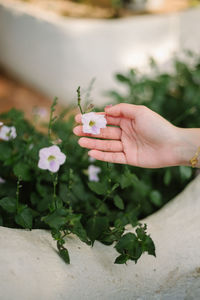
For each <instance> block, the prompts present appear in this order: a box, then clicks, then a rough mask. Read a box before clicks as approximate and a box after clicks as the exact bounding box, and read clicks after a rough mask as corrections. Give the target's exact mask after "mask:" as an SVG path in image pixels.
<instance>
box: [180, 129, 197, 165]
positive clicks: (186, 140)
mask: <svg viewBox="0 0 200 300" xmlns="http://www.w3.org/2000/svg"><path fill="white" fill-rule="evenodd" d="M176 130H177V136H178V140H179V143H177V148H176V154H177V165H184V166H191V162H190V160H191V159H192V158H193V157H194V156H195V153H196V152H197V150H198V148H199V147H200V128H191V129H185V128H176ZM197 159H198V162H197V163H196V166H195V167H196V168H200V153H199V155H198V158H197Z"/></svg>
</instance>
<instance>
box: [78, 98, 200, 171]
mask: <svg viewBox="0 0 200 300" xmlns="http://www.w3.org/2000/svg"><path fill="white" fill-rule="evenodd" d="M102 113H103V114H105V117H106V120H107V124H108V125H109V126H107V127H106V128H105V129H101V133H100V134H99V135H92V134H85V133H84V132H83V131H82V125H79V126H76V127H75V128H74V130H73V132H74V134H76V135H77V136H82V137H81V138H80V139H79V141H78V142H79V145H80V146H81V147H84V148H88V149H91V150H90V151H89V152H88V154H89V155H90V156H91V157H93V158H96V159H98V160H102V161H107V162H111V163H121V164H129V165H132V166H138V167H143V168H161V167H167V166H176V165H186V166H188V165H190V159H191V158H192V157H193V156H194V154H195V153H196V151H197V148H198V147H199V146H200V129H199V128H193V129H185V128H178V127H176V126H174V125H172V124H171V123H170V122H168V121H167V120H165V119H164V118H163V117H161V116H160V115H159V114H157V113H155V112H153V111H152V110H150V109H148V108H147V107H145V106H141V105H133V104H126V103H121V104H117V105H115V106H107V107H106V108H105V112H102ZM75 120H76V122H77V123H79V124H81V114H78V115H76V117H75ZM92 137H95V139H93V138H92ZM199 166H200V164H199V163H198V164H197V167H199Z"/></svg>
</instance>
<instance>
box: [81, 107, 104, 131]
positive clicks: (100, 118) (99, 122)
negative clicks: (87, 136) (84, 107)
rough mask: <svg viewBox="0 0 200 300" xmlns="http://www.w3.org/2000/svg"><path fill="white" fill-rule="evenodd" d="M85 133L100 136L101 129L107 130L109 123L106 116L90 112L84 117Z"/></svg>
mask: <svg viewBox="0 0 200 300" xmlns="http://www.w3.org/2000/svg"><path fill="white" fill-rule="evenodd" d="M82 124H83V132H84V133H92V134H99V133H100V129H101V128H106V124H107V121H106V119H105V116H104V115H99V114H96V113H94V112H90V113H87V114H83V115H82Z"/></svg>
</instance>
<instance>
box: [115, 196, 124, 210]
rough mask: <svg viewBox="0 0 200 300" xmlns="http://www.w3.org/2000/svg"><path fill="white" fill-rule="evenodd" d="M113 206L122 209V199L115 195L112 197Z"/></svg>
mask: <svg viewBox="0 0 200 300" xmlns="http://www.w3.org/2000/svg"><path fill="white" fill-rule="evenodd" d="M114 204H115V206H116V207H117V208H119V209H124V202H123V200H122V198H121V197H120V196H118V195H116V196H115V197H114Z"/></svg>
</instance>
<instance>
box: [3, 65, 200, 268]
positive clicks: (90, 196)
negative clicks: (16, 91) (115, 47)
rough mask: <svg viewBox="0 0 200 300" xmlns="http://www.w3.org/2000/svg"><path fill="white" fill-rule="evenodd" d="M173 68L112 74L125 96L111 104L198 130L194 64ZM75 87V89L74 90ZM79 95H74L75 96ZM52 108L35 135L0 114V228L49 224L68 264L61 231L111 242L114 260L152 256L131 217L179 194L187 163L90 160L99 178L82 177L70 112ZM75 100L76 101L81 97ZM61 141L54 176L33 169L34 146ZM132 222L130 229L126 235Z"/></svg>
mask: <svg viewBox="0 0 200 300" xmlns="http://www.w3.org/2000/svg"><path fill="white" fill-rule="evenodd" d="M175 68H176V69H175V70H176V71H175V72H174V73H173V74H172V75H170V74H165V73H164V74H163V73H162V74H158V75H157V76H155V77H154V78H152V77H147V76H143V77H141V76H138V74H137V72H136V71H135V70H131V71H130V72H129V73H128V75H121V74H118V75H117V79H118V81H120V82H121V83H122V84H124V85H125V86H127V93H126V94H120V93H118V92H117V91H113V92H112V93H111V94H112V95H113V97H114V98H115V102H122V100H123V99H127V102H129V103H137V104H145V105H147V106H148V107H150V108H151V109H153V110H155V111H157V112H158V113H160V114H161V115H163V116H164V117H166V118H167V119H169V120H170V121H172V122H173V123H174V124H175V125H177V126H183V127H200V124H199V123H200V119H199V113H198V112H199V109H200V99H199V98H200V87H199V83H200V63H199V61H196V64H195V66H188V65H187V64H184V63H183V62H180V61H176V62H175ZM79 92H80V90H79ZM79 97H80V95H79ZM56 101H57V100H56V99H55V100H54V102H53V105H52V107H51V116H50V122H49V126H48V132H47V134H42V133H40V132H39V131H37V130H36V128H34V126H32V125H31V124H30V123H29V122H27V121H26V120H25V119H24V116H23V113H22V112H19V111H17V110H14V109H12V110H11V111H9V112H7V113H4V114H2V115H1V116H0V120H1V121H3V122H4V123H5V124H6V125H8V126H11V125H12V126H15V128H16V131H17V137H16V138H15V139H14V140H10V141H3V140H1V141H0V177H2V178H3V179H4V180H5V183H1V184H0V225H1V226H6V227H11V228H15V227H16V228H27V229H36V228H41V229H50V230H51V233H52V236H53V238H54V239H55V240H56V242H57V248H58V251H59V254H60V256H61V257H62V258H63V260H64V261H65V262H67V263H69V262H70V258H69V253H68V250H67V249H66V248H65V246H64V245H65V242H66V239H65V238H66V236H67V235H69V234H70V233H73V234H75V235H77V236H78V237H79V239H80V240H81V241H83V242H85V243H86V244H88V245H93V244H94V242H95V241H96V240H98V241H100V242H102V243H104V244H105V245H111V244H114V246H115V249H116V250H117V252H119V254H120V255H119V256H118V257H117V258H116V261H115V263H118V264H121V263H126V262H127V261H128V260H133V261H134V262H137V260H138V259H139V258H140V256H141V255H142V253H144V252H147V253H148V254H150V255H155V246H154V243H153V241H152V239H151V238H150V236H149V235H148V234H147V228H146V226H145V225H144V226H142V225H140V224H138V220H139V219H141V218H144V217H146V216H147V215H149V214H151V213H153V212H154V211H156V210H157V209H158V208H160V207H161V206H163V205H164V204H165V203H166V202H168V201H169V200H170V199H171V198H172V197H174V196H175V195H176V194H177V193H179V192H180V191H181V190H182V189H183V188H184V186H185V185H186V184H187V183H188V182H189V181H190V180H191V179H192V178H193V177H194V170H192V169H191V168H188V167H174V168H165V169H158V170H151V169H140V168H134V167H129V166H123V165H117V164H109V165H107V164H106V163H103V162H99V161H96V162H94V163H93V164H95V165H96V166H98V167H100V168H101V172H100V173H99V182H88V175H87V172H86V171H87V169H88V167H89V165H90V162H89V160H88V155H87V151H86V150H84V149H83V148H81V147H79V146H78V145H77V137H75V136H74V135H73V133H72V129H73V127H74V117H73V116H72V117H69V118H68V119H67V121H64V120H63V117H64V115H65V113H62V114H61V115H60V116H57V117H55V116H54V115H53V114H54V112H55V105H56ZM80 101H81V100H80ZM57 139H61V140H62V142H61V143H60V144H59V147H60V149H61V151H62V152H63V153H64V154H65V155H66V157H67V159H66V162H65V164H64V165H62V166H61V167H60V169H59V172H58V174H57V175H56V176H52V174H50V172H49V171H46V170H41V169H39V168H38V160H39V150H40V149H41V148H43V147H48V146H50V145H52V140H54V141H55V140H57ZM127 224H132V226H134V227H136V229H135V233H125V226H126V225H127Z"/></svg>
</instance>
